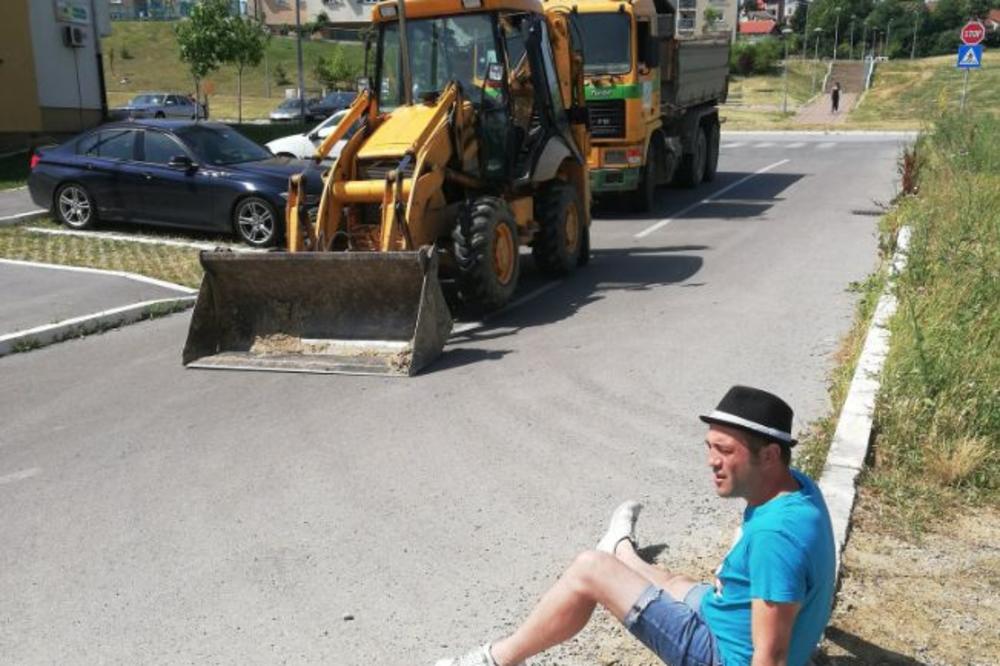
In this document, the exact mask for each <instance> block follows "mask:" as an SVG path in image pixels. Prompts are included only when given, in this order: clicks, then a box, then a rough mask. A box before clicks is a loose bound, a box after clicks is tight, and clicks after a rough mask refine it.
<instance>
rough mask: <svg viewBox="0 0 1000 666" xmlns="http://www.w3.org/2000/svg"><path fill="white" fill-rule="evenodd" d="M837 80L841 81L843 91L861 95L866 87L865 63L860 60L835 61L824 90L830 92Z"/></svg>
mask: <svg viewBox="0 0 1000 666" xmlns="http://www.w3.org/2000/svg"><path fill="white" fill-rule="evenodd" d="M835 81H839V82H840V90H841V92H842V93H844V92H849V93H854V95H855V96H857V95H860V94H861V93H862V92H864V89H865V65H864V63H863V62H861V61H860V60H838V61H837V62H835V63H833V67H832V68H831V70H830V76H828V77H827V79H826V87H825V88H824V89H823V92H824V93H826V94H829V93H830V91H831V90H832V89H833V84H834V82H835Z"/></svg>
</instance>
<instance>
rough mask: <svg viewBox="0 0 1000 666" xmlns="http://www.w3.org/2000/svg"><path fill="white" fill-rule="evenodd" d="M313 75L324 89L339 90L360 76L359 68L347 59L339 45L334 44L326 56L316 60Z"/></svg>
mask: <svg viewBox="0 0 1000 666" xmlns="http://www.w3.org/2000/svg"><path fill="white" fill-rule="evenodd" d="M313 74H315V76H316V79H317V80H319V82H320V83H322V84H323V86H324V87H325V88H339V87H341V86H343V85H344V84H350V83H351V82H352V81H354V80H355V79H356V78H357V77H358V76H359V75H360V74H361V67H360V66H359V64H358V63H356V62H354V61H352V60H351V59H350V58H348V57H347V55H346V54H345V53H344V49H342V48H341V47H340V45H339V44H335V45H334V47H333V48H332V49H331V51H330V54H329V55H328V56H326V57H323V56H320V57H319V58H317V59H316V62H315V64H314V65H313ZM348 87H349V86H348Z"/></svg>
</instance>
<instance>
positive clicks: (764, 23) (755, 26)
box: [740, 19, 781, 39]
mask: <svg viewBox="0 0 1000 666" xmlns="http://www.w3.org/2000/svg"><path fill="white" fill-rule="evenodd" d="M780 32H781V31H780V30H779V29H778V22H777V21H775V20H774V19H750V20H747V21H741V22H740V36H742V37H746V38H747V39H761V38H763V37H768V36H770V35H777V34H779V33H780Z"/></svg>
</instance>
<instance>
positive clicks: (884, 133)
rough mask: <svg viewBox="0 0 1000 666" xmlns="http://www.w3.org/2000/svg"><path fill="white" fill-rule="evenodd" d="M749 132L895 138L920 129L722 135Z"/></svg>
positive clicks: (915, 136)
mask: <svg viewBox="0 0 1000 666" xmlns="http://www.w3.org/2000/svg"><path fill="white" fill-rule="evenodd" d="M747 134H792V135H801V136H873V137H874V136H879V137H887V138H893V139H896V138H898V139H915V138H917V135H918V134H920V131H919V130H768V129H759V130H723V131H722V136H727V135H732V136H742V135H747Z"/></svg>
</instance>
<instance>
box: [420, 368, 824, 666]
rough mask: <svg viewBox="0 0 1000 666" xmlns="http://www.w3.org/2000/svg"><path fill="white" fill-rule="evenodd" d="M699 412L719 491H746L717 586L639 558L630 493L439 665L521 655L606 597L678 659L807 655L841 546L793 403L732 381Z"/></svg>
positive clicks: (684, 664) (640, 634)
mask: <svg viewBox="0 0 1000 666" xmlns="http://www.w3.org/2000/svg"><path fill="white" fill-rule="evenodd" d="M701 420H702V421H704V422H705V423H708V424H709V430H708V434H707V436H706V437H705V444H706V446H707V447H708V464H709V466H710V467H711V468H712V472H713V475H714V481H715V491H716V493H717V494H718V495H719V497H739V498H742V499H745V500H746V501H747V506H746V509H745V510H744V512H743V524H742V526H741V529H740V532H739V534H738V536H737V539H736V542H735V543H734V544H733V546H732V548H730V550H729V553H728V554H727V555H726V557H725V559H724V560H723V561H722V564H721V565H720V566H719V568H718V569H717V571H716V580H715V584H714V585H709V584H707V583H698V582H696V581H694V580H692V579H691V578H688V577H687V576H684V575H682V574H674V573H670V572H667V571H665V570H664V569H661V568H660V567H656V566H653V565H651V564H649V563H647V562H645V561H644V560H643V559H641V558H640V557H639V555H638V554H637V552H636V548H637V545H636V538H635V522H636V518H637V517H638V515H639V510H640V508H641V506H640V505H639V504H638V503H637V502H633V501H628V502H625V503H624V504H622V505H621V506H619V507H618V509H616V510H615V512H614V514H613V515H612V517H611V524H610V526H609V528H608V531H607V533H606V534H605V535H604V537H603V538H602V539H601V541H600V542H599V543H598V544H597V550H595V551H588V552H585V553H583V554H581V555H580V556H579V557H577V559H576V560H575V561H574V562H573V564H572V565H570V567H569V568H568V569H567V570H566V572H565V573H564V574H563V575H562V577H561V578H560V579H559V580H558V581H557V582H556V584H555V585H554V586H553V587H552V588H551V589H549V591H548V592H546V593H545V594H544V595H543V596H542V599H541V601H539V603H538V605H537V606H536V607H535V609H534V610H533V611H532V612H531V613H530V614H529V615H528V618H527V620H526V621H525V622H524V624H522V625H521V626H520V627H519V628H518V629H517V630H516V631H515V632H514V633H513V634H511V635H510V636H507V637H505V638H502V639H500V640H497V641H494V642H493V643H487V644H486V645H484V646H482V647H480V648H476V649H475V650H473V651H472V652H470V653H468V654H466V655H465V656H463V657H460V658H458V659H450V660H443V661H439V662H438V666H516V665H518V664H523V662H524V660H525V659H527V658H528V657H531V656H533V655H536V654H538V653H540V652H542V651H543V650H546V649H548V648H550V647H552V646H554V645H557V644H559V643H562V642H563V641H566V640H568V639H570V638H572V637H573V636H575V635H576V634H577V633H578V632H579V631H580V630H582V629H583V628H584V626H586V624H587V622H588V621H589V620H590V617H591V614H592V613H593V611H594V608H595V607H596V605H597V604H600V605H602V606H604V607H605V608H606V609H608V611H609V612H611V613H612V614H613V615H614V616H615V617H616V618H618V620H620V621H621V622H622V623H623V624H624V625H625V627H626V628H628V630H629V631H630V632H632V634H634V635H635V636H636V637H637V638H638V639H639V640H640V641H642V642H643V643H644V644H645V645H646V646H647V647H648V648H649V649H650V650H652V651H653V652H655V653H656V655H657V656H658V657H659V658H660V659H661V660H663V661H664V662H665V663H667V664H671V665H672V666H715V665H721V664H726V665H727V666H731V665H732V664H750V663H753V664H754V666H762V665H764V664H806V663H807V662H808V661H809V658H810V655H811V654H812V651H813V649H814V648H815V647H816V644H817V643H818V642H819V639H820V636H821V634H822V633H823V629H824V627H825V626H826V623H827V621H828V620H829V618H830V611H831V607H832V602H833V592H834V590H833V586H834V578H835V571H834V568H835V557H836V556H835V552H834V540H833V530H832V527H831V524H830V515H829V513H828V512H827V509H826V503H825V502H824V501H823V496H822V495H821V494H820V491H819V488H817V487H816V485H815V484H814V483H813V482H812V481H811V480H810V479H809V478H808V477H806V476H805V475H803V474H802V473H800V472H799V471H797V470H795V469H792V468H791V467H789V463H790V460H791V448H792V447H793V446H794V445H795V443H796V441H795V440H794V439H792V435H791V428H792V409H791V407H789V406H788V405H787V404H786V403H785V402H784V401H783V400H781V398H778V397H777V396H775V395H772V394H771V393H767V392H766V391H761V390H759V389H754V388H749V387H745V386H734V387H733V388H731V389H730V390H729V392H728V393H727V394H726V395H725V397H724V398H723V399H722V401H721V402H720V403H719V406H718V407H717V408H716V409H715V410H714V411H713V412H712V413H710V414H707V415H704V416H702V417H701Z"/></svg>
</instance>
